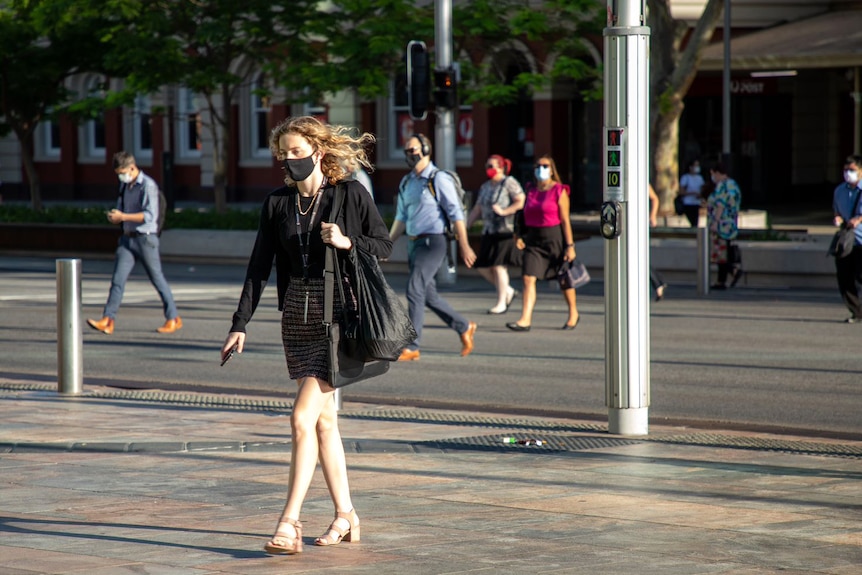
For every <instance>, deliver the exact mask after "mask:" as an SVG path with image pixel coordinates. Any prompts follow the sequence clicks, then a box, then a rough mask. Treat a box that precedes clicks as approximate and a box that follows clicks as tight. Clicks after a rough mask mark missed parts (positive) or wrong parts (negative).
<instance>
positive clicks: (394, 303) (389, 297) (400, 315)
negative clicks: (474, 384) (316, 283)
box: [323, 186, 416, 388]
mask: <svg viewBox="0 0 862 575" xmlns="http://www.w3.org/2000/svg"><path fill="white" fill-rule="evenodd" d="M343 204H344V188H343V187H342V186H337V187H336V189H335V200H334V202H333V207H332V214H331V215H330V222H333V223H334V222H335V219H336V215H337V214H338V212H340V210H341V207H342V206H343ZM347 263H348V266H349V267H350V271H351V273H350V274H349V276H348V277H349V279H350V280H351V281H350V284H349V285H350V286H351V287H352V288H353V292H352V293H351V294H350V295H351V296H352V297H350V298H346V297H345V290H344V285H345V283H346V282H345V281H343V279H342V274H341V266H340V265H339V263H338V257H337V255H336V252H335V248H334V247H332V246H327V248H326V256H325V268H324V291H323V323H324V325H325V326H326V333H327V338H328V340H329V373H330V379H329V383H330V385H332V387H335V388H339V387H344V386H345V385H349V384H351V383H356V382H358V381H362V380H364V379H369V378H372V377H377V376H379V375H383V374H384V373H386V372H387V371H389V362H391V361H395V360H397V359H398V356H399V355H400V354H401V350H403V349H404V348H405V347H406V346H407V345H408V344H409V343H411V342H412V341H414V340H415V339H416V330H415V329H414V328H413V323H412V322H411V321H410V316H409V315H408V314H407V311H406V310H405V309H404V305H403V304H402V303H401V300H400V299H399V298H398V295H397V294H396V293H395V291H394V290H393V289H392V287H391V286H390V285H389V283H388V282H387V281H386V278H385V276H384V275H383V270H381V269H380V264H379V263H378V261H377V257H376V256H374V255H373V254H370V253H368V252H366V251H364V250H362V249H359V248H357V247H356V246H354V247H353V248H351V250H350V252H349V257H348V261H347ZM336 284H337V285H338V290H339V294H340V295H341V301H342V302H344V303H343V304H342V316H343V317H342V322H341V323H340V324H339V323H337V322H334V321H333V318H332V315H333V307H334V305H333V304H334V295H335V285H336ZM348 302H355V306H351V305H349V303H348Z"/></svg>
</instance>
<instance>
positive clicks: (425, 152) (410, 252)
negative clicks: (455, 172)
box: [389, 134, 476, 361]
mask: <svg viewBox="0 0 862 575" xmlns="http://www.w3.org/2000/svg"><path fill="white" fill-rule="evenodd" d="M404 155H405V156H406V160H407V165H408V166H410V167H411V168H412V171H411V172H410V173H409V174H407V175H406V176H404V178H403V179H402V180H401V185H400V186H399V191H398V204H397V205H398V207H397V209H396V213H395V221H394V222H392V229H391V230H390V231H389V237H390V238H391V239H392V241H393V242H394V241H395V240H397V239H398V238H399V237H400V236H401V235H403V234H405V233H406V234H407V238H408V240H409V243H408V245H407V258H408V264H409V270H410V276H409V278H408V280H407V304H408V306H407V307H408V311H409V313H410V319H411V321H412V322H413V327H415V328H416V334H417V337H416V341H414V342H413V343H412V344H410V345H409V346H407V348H405V349H404V351H403V352H402V353H401V357H399V358H398V361H414V360H417V359H419V344H420V342H421V339H422V324H423V322H424V320H425V306H426V305H427V306H428V308H429V309H430V310H431V311H433V312H434V313H436V314H437V316H438V317H439V318H440V319H441V320H443V322H445V323H446V325H448V326H449V327H450V328H452V329H454V330H455V331H457V332H458V334H460V337H461V355H462V356H467V355H469V354H470V352H471V351H473V335H474V334H475V333H476V324H475V322H472V321H467V319H466V318H465V317H464V316H462V315H461V314H459V313H458V312H456V311H455V310H454V309H452V306H451V305H449V303H448V302H447V301H446V300H444V299H443V298H442V297H440V294H439V293H437V281H436V275H437V270H438V269H439V268H440V265H441V264H442V263H443V260H444V259H445V258H446V250H447V244H448V241H447V239H446V235H445V231H446V222H447V221H448V222H451V224H452V229H453V231H454V233H455V236H456V238H457V239H458V246H459V248H460V250H461V256H462V257H463V258H464V263H465V264H467V267H468V268H469V267H472V266H473V263H474V262H475V261H476V254H475V253H474V252H473V249H472V248H471V247H470V243H469V242H468V239H467V227H466V226H465V225H464V210H463V208H462V207H461V200H460V198H459V197H458V193H457V191H456V190H455V183H454V181H453V180H452V178H451V176H449V175H448V174H446V173H445V172H440V173H439V174H437V175H436V176H435V177H434V180H433V181H432V182H431V184H432V185H433V186H434V188H433V192H432V190H431V187H430V186H429V178H430V177H432V175H434V174H435V172H437V171H438V169H437V167H436V166H435V165H434V162H432V161H431V142H430V141H429V140H428V138H427V137H426V136H425V135H424V134H414V135H413V136H411V137H410V139H408V140H407V143H406V145H405V147H404ZM435 194H436V197H435Z"/></svg>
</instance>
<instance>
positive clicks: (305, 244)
mask: <svg viewBox="0 0 862 575" xmlns="http://www.w3.org/2000/svg"><path fill="white" fill-rule="evenodd" d="M323 185H326V180H324V181H323ZM323 185H322V186H320V189H319V190H317V196H316V197H315V198H314V209H313V210H312V211H311V218H310V219H309V220H308V229H307V230H306V233H305V240H303V238H302V225H301V224H300V221H299V191H297V192H296V212H295V213H294V215H295V216H296V235H297V237H298V238H299V252H300V254H301V255H302V279H303V280H305V282H306V283H308V252H309V251H310V249H311V228H312V227H314V218H316V217H317V208H319V207H320V197H321V196H322V195H323Z"/></svg>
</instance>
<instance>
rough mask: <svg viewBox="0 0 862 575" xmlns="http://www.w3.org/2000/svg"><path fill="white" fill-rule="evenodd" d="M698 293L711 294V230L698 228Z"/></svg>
mask: <svg viewBox="0 0 862 575" xmlns="http://www.w3.org/2000/svg"><path fill="white" fill-rule="evenodd" d="M697 294H698V295H708V294H709V230H708V229H706V228H703V227H699V228H697Z"/></svg>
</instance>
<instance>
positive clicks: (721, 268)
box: [718, 240, 742, 285]
mask: <svg viewBox="0 0 862 575" xmlns="http://www.w3.org/2000/svg"><path fill="white" fill-rule="evenodd" d="M741 270H742V252H741V251H740V249H739V246H738V245H736V244H735V243H733V241H732V240H727V262H725V263H723V264H718V283H719V284H721V285H724V284H726V283H727V276H728V275H729V274H731V273H733V274H736V273H739V272H740V271H741Z"/></svg>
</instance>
